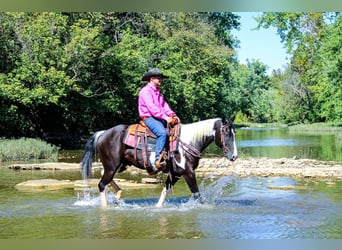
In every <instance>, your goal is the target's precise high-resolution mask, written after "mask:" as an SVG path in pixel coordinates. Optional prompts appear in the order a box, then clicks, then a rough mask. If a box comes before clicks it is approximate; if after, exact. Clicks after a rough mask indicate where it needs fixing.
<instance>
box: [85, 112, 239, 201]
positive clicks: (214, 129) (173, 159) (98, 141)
mask: <svg viewBox="0 0 342 250" xmlns="http://www.w3.org/2000/svg"><path fill="white" fill-rule="evenodd" d="M233 122H234V117H233V118H230V119H225V118H213V119H207V120H202V121H198V122H194V123H189V124H180V135H179V136H177V140H178V143H179V149H178V150H177V151H175V152H171V153H170V157H169V159H167V165H168V166H169V167H168V172H167V174H168V176H167V178H166V181H165V183H164V187H163V189H162V192H161V195H160V198H159V200H158V202H157V204H156V206H157V207H162V205H163V203H164V202H165V200H166V198H167V195H168V193H169V191H170V190H171V189H172V188H173V186H174V185H175V184H176V182H177V181H178V180H179V179H180V178H181V177H183V178H184V179H185V181H186V183H187V185H188V187H189V189H190V191H191V193H192V195H191V198H192V199H194V200H196V201H199V202H201V201H202V199H201V194H200V192H199V189H198V185H197V180H196V175H195V170H196V168H197V167H198V164H199V160H200V158H201V153H202V152H203V150H205V149H206V148H207V147H208V146H209V144H211V143H212V142H213V141H214V142H215V143H216V145H217V146H218V147H219V148H221V149H222V150H223V152H224V154H225V156H226V157H227V159H228V160H230V161H235V160H236V159H237V156H238V152H237V147H236V143H235V130H234V126H233ZM128 127H129V125H125V124H119V125H116V126H114V127H112V128H110V129H107V130H102V131H97V132H95V133H94V134H93V135H92V136H91V137H90V138H89V139H88V141H87V142H86V145H85V148H84V153H83V156H82V161H81V166H82V175H83V177H84V178H89V177H90V176H91V168H92V161H93V159H94V155H95V152H96V151H97V152H98V155H99V158H100V161H101V162H102V165H103V168H104V171H103V174H102V177H101V180H100V182H99V183H98V188H99V191H100V197H101V205H102V207H106V206H107V200H106V195H105V188H106V186H107V185H108V184H110V185H111V186H112V187H113V189H114V191H115V196H116V199H118V200H119V199H120V198H121V193H122V190H121V189H120V187H119V186H118V185H117V184H116V183H115V181H114V175H115V174H116V173H117V172H122V171H124V170H126V167H127V166H130V165H133V166H135V167H137V168H140V169H145V165H144V159H143V158H144V156H143V154H142V150H139V149H136V148H134V147H130V146H127V145H126V144H125V143H124V142H123V138H124V136H125V134H126V130H127V129H128Z"/></svg>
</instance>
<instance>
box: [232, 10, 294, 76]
mask: <svg viewBox="0 0 342 250" xmlns="http://www.w3.org/2000/svg"><path fill="white" fill-rule="evenodd" d="M235 14H237V15H239V16H241V18H240V23H241V25H240V30H233V31H232V33H233V35H234V36H236V37H237V39H238V40H240V48H238V49H237V53H238V59H239V61H240V63H241V64H246V63H247V59H249V60H250V61H251V60H253V59H255V60H257V59H259V60H260V61H261V62H262V63H264V64H266V65H267V66H268V67H269V68H268V70H267V73H268V74H269V75H270V74H271V73H272V71H273V69H275V70H276V69H281V70H284V66H285V65H286V64H287V62H288V59H287V57H289V56H288V55H287V54H286V49H285V48H284V47H283V44H282V43H281V42H280V37H279V36H278V35H277V33H276V29H275V28H273V27H271V28H268V29H263V28H262V29H260V30H252V29H253V28H255V27H256V26H257V22H256V21H255V20H254V19H253V17H257V16H260V15H261V14H262V13H261V12H236V13H235Z"/></svg>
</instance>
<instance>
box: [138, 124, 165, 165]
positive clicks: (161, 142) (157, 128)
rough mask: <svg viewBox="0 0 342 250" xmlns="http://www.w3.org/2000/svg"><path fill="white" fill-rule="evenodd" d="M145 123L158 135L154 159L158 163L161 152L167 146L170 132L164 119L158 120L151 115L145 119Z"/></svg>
mask: <svg viewBox="0 0 342 250" xmlns="http://www.w3.org/2000/svg"><path fill="white" fill-rule="evenodd" d="M144 123H145V124H146V126H147V127H148V128H149V129H150V130H151V131H152V132H153V134H155V135H156V136H157V139H156V159H155V161H154V163H157V160H158V159H159V156H160V154H161V152H162V151H163V148H164V147H165V143H166V140H167V137H168V134H167V132H166V129H165V126H164V123H163V121H162V120H158V119H156V118H154V117H150V118H147V119H146V120H144Z"/></svg>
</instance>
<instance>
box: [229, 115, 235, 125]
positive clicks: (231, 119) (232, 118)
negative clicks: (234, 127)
mask: <svg viewBox="0 0 342 250" xmlns="http://www.w3.org/2000/svg"><path fill="white" fill-rule="evenodd" d="M234 120H235V114H234V115H233V116H232V117H231V118H230V119H229V121H231V122H232V123H233V122H234Z"/></svg>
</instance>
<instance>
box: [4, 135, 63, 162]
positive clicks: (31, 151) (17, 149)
mask: <svg viewBox="0 0 342 250" xmlns="http://www.w3.org/2000/svg"><path fill="white" fill-rule="evenodd" d="M58 150H59V148H58V147H56V146H54V145H51V144H48V143H46V142H44V141H42V140H39V139H33V138H20V139H0V162H9V161H36V160H49V161H57V156H58Z"/></svg>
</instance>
